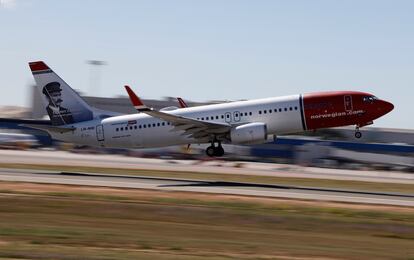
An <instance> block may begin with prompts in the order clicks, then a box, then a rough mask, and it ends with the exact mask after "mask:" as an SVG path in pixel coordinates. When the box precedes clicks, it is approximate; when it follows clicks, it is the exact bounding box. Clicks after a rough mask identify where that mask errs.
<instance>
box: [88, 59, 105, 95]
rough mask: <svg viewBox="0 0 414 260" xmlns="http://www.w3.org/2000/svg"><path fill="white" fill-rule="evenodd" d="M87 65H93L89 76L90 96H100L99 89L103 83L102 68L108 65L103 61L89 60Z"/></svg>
mask: <svg viewBox="0 0 414 260" xmlns="http://www.w3.org/2000/svg"><path fill="white" fill-rule="evenodd" d="M86 63H87V64H89V65H91V67H90V74H89V79H90V81H89V84H90V85H89V95H91V96H99V89H100V83H101V71H100V67H101V66H103V65H107V64H108V63H107V62H106V61H102V60H88V61H86Z"/></svg>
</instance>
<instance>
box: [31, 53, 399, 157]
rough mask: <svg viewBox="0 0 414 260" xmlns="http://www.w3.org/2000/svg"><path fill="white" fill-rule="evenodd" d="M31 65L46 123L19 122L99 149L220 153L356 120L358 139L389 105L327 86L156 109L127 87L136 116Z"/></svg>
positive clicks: (44, 67)
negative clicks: (93, 100) (198, 148)
mask: <svg viewBox="0 0 414 260" xmlns="http://www.w3.org/2000/svg"><path fill="white" fill-rule="evenodd" d="M29 67H30V69H31V71H32V74H33V76H34V79H35V81H36V85H37V88H38V91H39V92H40V93H41V94H42V97H43V101H44V106H45V109H46V111H47V113H48V115H49V117H50V123H49V124H47V125H45V124H36V123H30V121H28V122H25V123H24V124H23V125H24V126H27V127H31V128H35V129H40V130H44V131H47V132H48V133H49V134H50V135H51V136H52V138H54V139H57V140H61V141H65V142H71V143H76V144H82V145H90V146H98V147H113V148H151V147H164V146H172V145H185V144H204V143H206V144H210V146H208V147H207V149H206V154H207V155H208V156H211V157H219V156H223V155H224V149H223V147H222V143H223V144H224V143H227V144H243V145H247V144H260V143H265V142H267V141H268V137H269V136H271V137H272V136H273V138H272V140H274V139H275V138H276V137H277V136H278V135H283V134H291V133H298V132H304V131H312V130H317V129H322V128H331V127H339V126H348V125H354V126H355V137H356V138H360V137H361V136H362V134H361V132H360V131H359V128H360V127H363V126H366V125H370V124H372V123H373V121H374V120H375V119H377V118H380V117H382V116H384V115H385V114H387V113H389V112H390V111H392V110H393V108H394V106H393V104H391V103H390V102H388V101H385V100H381V99H379V98H377V97H376V96H374V95H372V94H369V93H364V92H358V91H332V92H317V93H309V94H297V95H290V96H282V97H272V98H264V99H255V100H244V101H235V102H226V103H222V104H213V105H204V106H197V107H182V108H180V109H172V110H159V111H158V110H155V109H152V108H149V107H147V106H145V105H144V104H143V103H142V101H141V99H140V98H139V97H138V96H137V95H136V94H135V93H134V92H133V91H132V89H131V88H130V87H129V86H125V89H126V91H127V93H128V95H129V97H130V100H131V102H132V104H133V106H134V107H135V109H136V110H137V112H138V113H137V114H128V115H114V114H113V113H111V112H109V111H102V110H99V109H96V108H94V107H91V106H89V105H88V104H87V103H86V102H85V101H84V100H83V99H82V98H81V97H80V96H79V95H78V94H77V93H76V92H75V91H74V90H73V89H72V88H71V87H70V86H69V85H68V84H67V83H66V82H65V81H63V80H62V79H61V78H60V77H59V76H58V75H57V74H56V73H55V72H54V71H53V70H52V69H50V68H49V67H48V66H47V65H46V64H45V63H44V62H43V61H36V62H30V63H29ZM180 104H181V102H180ZM181 106H183V104H181Z"/></svg>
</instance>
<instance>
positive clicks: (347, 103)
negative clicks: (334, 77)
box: [344, 95, 353, 112]
mask: <svg viewBox="0 0 414 260" xmlns="http://www.w3.org/2000/svg"><path fill="white" fill-rule="evenodd" d="M344 105H345V111H346V112H349V111H352V110H353V108H352V96H350V95H347V96H344Z"/></svg>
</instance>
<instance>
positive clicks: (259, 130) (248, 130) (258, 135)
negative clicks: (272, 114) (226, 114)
mask: <svg viewBox="0 0 414 260" xmlns="http://www.w3.org/2000/svg"><path fill="white" fill-rule="evenodd" d="M230 139H231V142H232V143H233V144H261V143H264V142H265V141H266V139H267V127H266V124H264V123H249V124H245V125H240V126H237V127H235V128H233V129H232V130H231V131H230Z"/></svg>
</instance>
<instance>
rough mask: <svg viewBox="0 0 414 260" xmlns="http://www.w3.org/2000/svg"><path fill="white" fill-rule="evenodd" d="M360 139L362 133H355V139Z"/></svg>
mask: <svg viewBox="0 0 414 260" xmlns="http://www.w3.org/2000/svg"><path fill="white" fill-rule="evenodd" d="M361 137H362V133H361V132H359V131H358V132H355V138H357V139H359V138H361Z"/></svg>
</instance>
